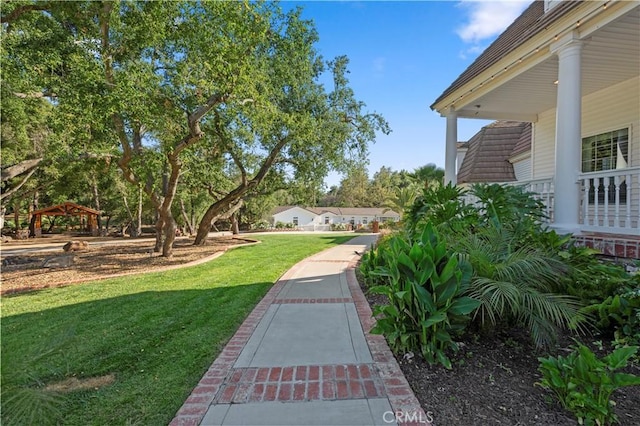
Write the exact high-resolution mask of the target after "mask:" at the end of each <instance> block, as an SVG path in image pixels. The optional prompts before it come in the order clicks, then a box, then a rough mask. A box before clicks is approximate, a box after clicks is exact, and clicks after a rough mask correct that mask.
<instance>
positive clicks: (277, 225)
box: [276, 221, 285, 229]
mask: <svg viewBox="0 0 640 426" xmlns="http://www.w3.org/2000/svg"><path fill="white" fill-rule="evenodd" d="M284 227H285V224H284V222H280V221H278V222H276V229H284Z"/></svg>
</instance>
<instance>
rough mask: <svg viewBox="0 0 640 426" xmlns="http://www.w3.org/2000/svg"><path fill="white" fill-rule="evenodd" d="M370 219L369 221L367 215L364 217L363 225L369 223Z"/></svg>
mask: <svg viewBox="0 0 640 426" xmlns="http://www.w3.org/2000/svg"><path fill="white" fill-rule="evenodd" d="M368 221H369V220H368V219H367V218H366V217H363V218H362V224H363V225H366V224H367V223H368Z"/></svg>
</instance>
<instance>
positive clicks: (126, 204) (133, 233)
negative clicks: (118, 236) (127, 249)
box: [122, 194, 138, 238]
mask: <svg viewBox="0 0 640 426" xmlns="http://www.w3.org/2000/svg"><path fill="white" fill-rule="evenodd" d="M122 201H123V204H124V208H125V209H126V210H127V215H128V216H129V223H131V237H132V238H135V237H137V236H138V230H137V229H136V227H135V226H133V214H131V209H130V208H129V201H127V196H126V195H125V194H122ZM122 235H124V228H123V229H122Z"/></svg>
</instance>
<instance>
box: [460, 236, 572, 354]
mask: <svg viewBox="0 0 640 426" xmlns="http://www.w3.org/2000/svg"><path fill="white" fill-rule="evenodd" d="M457 249H458V250H459V251H460V252H461V253H464V254H465V255H466V256H467V259H468V260H469V262H470V263H471V265H472V267H473V278H472V279H471V284H470V286H469V289H468V291H467V294H468V295H469V296H471V297H473V298H476V299H478V300H480V301H481V306H480V308H479V309H478V310H477V311H476V313H475V316H474V318H475V319H476V320H478V321H479V322H480V324H481V325H482V326H485V327H486V326H488V325H496V324H497V323H498V322H499V321H501V322H504V323H507V324H510V325H517V326H520V327H523V328H525V329H527V330H528V331H529V333H530V335H531V337H532V339H533V341H534V343H535V344H536V346H538V347H541V346H548V345H550V344H551V343H553V342H554V341H555V340H556V334H557V328H558V327H565V328H566V327H569V328H575V327H578V326H580V324H581V323H582V322H583V321H585V317H584V315H583V314H582V313H581V312H580V308H581V306H582V305H581V304H580V302H579V300H578V299H577V298H575V297H571V296H567V295H562V294H556V293H554V292H553V289H554V286H555V282H556V281H557V280H559V279H561V278H562V276H563V275H564V274H566V273H567V268H566V266H565V265H564V264H563V263H562V262H561V261H560V260H558V259H557V258H556V257H554V256H550V255H549V254H548V253H546V252H545V251H543V250H540V249H538V248H536V247H519V240H518V237H517V236H516V235H515V234H514V233H513V232H512V231H509V230H507V229H504V228H502V229H498V228H495V227H493V226H488V227H486V228H482V229H481V230H479V231H478V232H477V233H476V234H471V235H466V236H461V237H460V238H459V240H458V242H457Z"/></svg>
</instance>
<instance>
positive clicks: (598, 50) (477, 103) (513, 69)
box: [431, 1, 640, 257]
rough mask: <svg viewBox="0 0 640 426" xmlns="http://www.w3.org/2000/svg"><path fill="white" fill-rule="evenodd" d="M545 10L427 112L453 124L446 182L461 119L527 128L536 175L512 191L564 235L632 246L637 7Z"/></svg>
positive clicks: (636, 231)
mask: <svg viewBox="0 0 640 426" xmlns="http://www.w3.org/2000/svg"><path fill="white" fill-rule="evenodd" d="M544 3H546V2H534V3H533V4H532V5H531V6H530V7H529V8H528V9H527V10H526V11H525V12H524V13H523V14H522V15H521V16H520V17H519V18H518V19H517V20H516V21H515V22H514V23H513V24H512V25H511V26H510V27H509V28H508V29H507V30H506V31H505V32H504V33H503V34H502V35H501V36H500V37H499V38H498V39H497V40H496V41H495V42H494V43H493V44H492V45H491V46H490V47H489V48H488V49H487V50H485V52H484V53H483V54H481V55H480V57H478V59H476V61H475V62H474V63H473V64H472V65H471V66H470V67H469V68H468V69H467V70H466V71H465V72H464V73H463V74H462V75H461V76H460V77H459V78H458V79H457V80H456V81H454V82H453V83H452V85H451V86H450V87H449V88H448V89H446V90H445V92H444V93H443V94H442V95H441V96H440V97H439V98H438V99H437V100H436V101H435V103H434V104H433V105H432V106H431V108H432V109H434V110H436V111H438V112H440V114H441V115H442V116H443V117H446V120H447V132H446V158H445V171H446V174H445V180H446V181H447V182H451V183H454V184H455V183H456V145H457V143H458V140H457V122H458V119H460V118H480V119H494V120H516V121H524V122H530V123H532V124H533V126H532V146H531V156H530V160H529V161H530V170H531V172H530V175H529V176H528V177H527V178H525V179H521V180H519V181H517V182H512V183H511V184H516V185H524V186H525V187H526V189H527V190H529V191H531V192H534V193H536V194H538V196H539V198H540V199H541V200H542V201H543V202H544V203H545V206H546V208H547V213H548V216H549V220H550V223H551V226H552V227H554V228H555V229H557V230H558V231H559V232H562V233H566V232H570V233H573V234H574V235H576V236H577V237H579V236H584V237H585V238H587V237H590V236H592V235H593V234H594V233H598V234H603V235H605V234H606V235H615V236H618V237H621V238H628V239H630V240H631V241H635V240H637V239H638V238H639V237H640V102H639V99H640V6H639V5H638V3H637V2H625V1H594V2H558V4H557V5H556V6H555V7H553V8H547V7H545V6H546V5H545V4H544ZM580 238H581V237H580ZM585 241H586V240H585ZM615 251H616V250H615V249H614V252H615ZM632 257H635V256H632Z"/></svg>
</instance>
